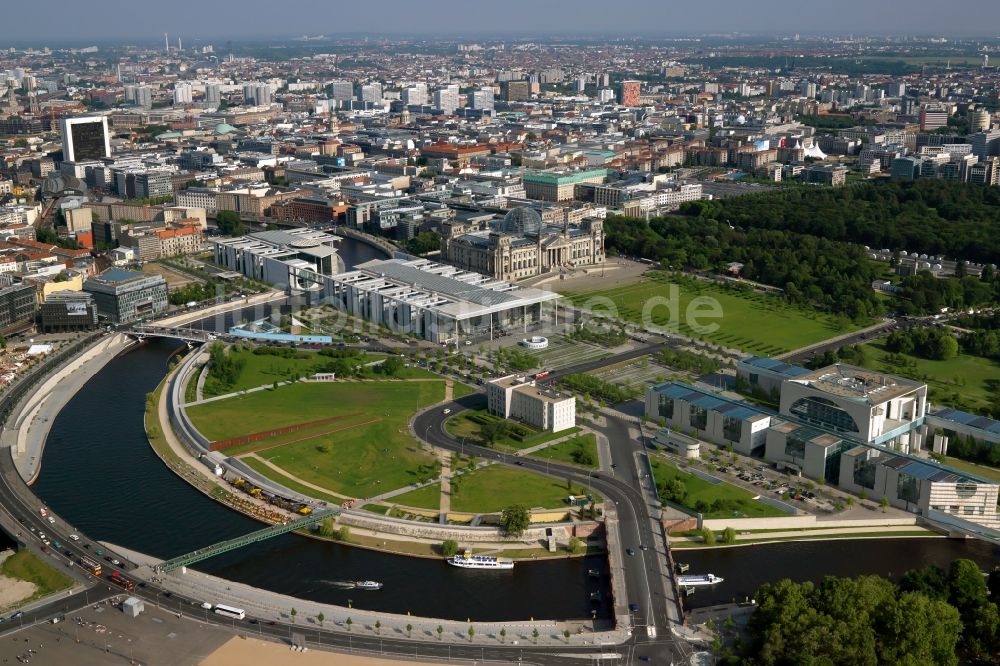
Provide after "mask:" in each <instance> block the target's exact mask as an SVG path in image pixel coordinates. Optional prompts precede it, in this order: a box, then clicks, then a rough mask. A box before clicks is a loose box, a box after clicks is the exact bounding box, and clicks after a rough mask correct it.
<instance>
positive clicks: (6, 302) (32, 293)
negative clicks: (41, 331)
mask: <svg viewBox="0 0 1000 666" xmlns="http://www.w3.org/2000/svg"><path fill="white" fill-rule="evenodd" d="M37 313H38V297H37V290H36V289H35V286H34V285H31V284H12V285H10V286H9V287H3V288H0V334H3V335H7V334H8V333H18V332H20V331H24V330H26V329H28V328H31V325H32V324H33V323H34V321H35V315H36V314H37Z"/></svg>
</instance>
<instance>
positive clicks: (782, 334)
mask: <svg viewBox="0 0 1000 666" xmlns="http://www.w3.org/2000/svg"><path fill="white" fill-rule="evenodd" d="M670 284H676V285H677V287H678V289H679V298H678V303H679V307H678V308H677V309H678V310H679V312H678V313H676V316H675V319H676V320H677V321H676V322H674V323H673V324H672V322H671V314H672V313H671V311H670V310H669V309H668V308H667V307H666V306H662V305H660V306H657V307H654V308H653V309H652V310H651V323H652V324H654V325H656V326H660V327H663V328H668V329H669V328H671V327H673V328H675V329H676V330H677V331H678V332H680V333H682V334H684V335H687V336H692V337H700V338H703V339H705V340H707V341H710V342H714V343H717V344H723V345H726V346H728V347H734V348H737V349H742V350H745V351H748V352H753V353H755V354H761V355H768V356H773V355H775V354H781V353H784V352H787V351H791V350H793V349H798V348H800V347H805V346H807V345H810V344H812V343H815V342H819V341H821V340H826V339H827V338H831V337H834V336H836V335H840V334H842V333H846V332H848V331H851V330H854V329H856V328H859V327H858V326H854V325H852V324H851V323H850V322H848V321H847V320H844V319H839V318H837V317H834V316H831V315H829V314H826V313H822V312H818V311H814V310H809V309H806V308H802V307H798V306H795V305H791V304H789V303H786V302H785V301H784V300H782V299H781V298H779V297H777V296H771V295H768V294H763V293H760V292H755V291H738V290H736V289H730V288H726V287H724V286H722V285H718V284H715V283H711V282H707V281H704V280H696V279H694V278H689V277H684V276H677V275H670V274H667V273H662V272H654V273H652V274H651V277H650V278H648V279H646V280H643V281H642V282H639V283H637V284H633V285H627V286H624V287H619V288H616V289H608V290H604V291H592V292H586V293H567V294H566V296H567V297H569V299H570V300H571V301H572V302H573V304H574V305H578V306H584V307H587V304H588V301H591V299H594V298H595V297H603V298H607V299H609V300H610V301H611V302H613V303H614V305H615V307H616V308H617V310H618V316H619V317H620V318H622V319H627V320H629V321H634V322H639V323H641V322H642V316H643V314H642V313H643V307H644V306H645V305H646V304H647V303H648V302H649V301H650V299H652V298H654V297H660V298H664V299H668V298H669V296H670V287H669V285H670ZM698 297H707V298H712V299H715V300H716V301H717V302H718V303H719V305H720V306H721V308H722V317H720V318H702V319H700V320H699V321H698V323H699V324H700V325H701V326H711V325H713V324H717V325H718V329H717V330H715V332H713V333H696V332H694V331H693V330H692V329H691V326H690V325H689V323H688V322H686V321H685V319H686V318H687V317H686V313H687V311H688V306H689V305H690V304H691V302H692V301H693V300H694V299H695V298H698ZM696 305H697V303H696ZM595 307H596V309H597V310H598V311H605V308H604V307H601V306H595ZM702 311H707V310H705V309H704V308H703V309H702Z"/></svg>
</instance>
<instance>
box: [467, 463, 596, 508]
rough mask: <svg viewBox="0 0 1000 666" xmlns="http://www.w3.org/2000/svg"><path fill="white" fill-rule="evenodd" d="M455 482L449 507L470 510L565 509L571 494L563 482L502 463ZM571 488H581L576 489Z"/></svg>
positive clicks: (469, 474)
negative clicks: (520, 505) (519, 505)
mask: <svg viewBox="0 0 1000 666" xmlns="http://www.w3.org/2000/svg"><path fill="white" fill-rule="evenodd" d="M457 481H458V491H457V492H456V490H455V486H456V484H455V480H453V481H452V495H451V508H452V510H453V511H467V512H470V513H491V512H495V511H501V510H503V508H504V507H506V506H509V505H511V504H523V505H524V506H526V507H529V508H535V507H541V508H546V509H561V508H567V504H566V497H567V496H568V495H570V494H571V493H570V492H569V491H568V490H567V489H566V483H565V482H563V481H559V480H557V479H553V478H550V477H547V476H544V475H542V474H535V473H534V472H528V471H525V470H520V469H513V468H511V467H506V466H503V465H490V466H489V467H485V468H483V469H477V470H476V471H474V472H470V473H467V474H463V475H461V476H459V477H458V479H457ZM574 490H576V491H577V492H578V493H579V491H580V489H579V488H574ZM595 497H596V496H595ZM598 501H600V499H598Z"/></svg>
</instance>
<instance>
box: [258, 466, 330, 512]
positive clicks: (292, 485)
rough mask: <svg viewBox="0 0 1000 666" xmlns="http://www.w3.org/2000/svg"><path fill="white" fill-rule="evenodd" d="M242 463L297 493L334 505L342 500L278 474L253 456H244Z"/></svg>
mask: <svg viewBox="0 0 1000 666" xmlns="http://www.w3.org/2000/svg"><path fill="white" fill-rule="evenodd" d="M243 463H244V464H246V466H247V467H249V468H250V469H252V470H254V471H255V472H257V473H259V474H261V475H262V476H265V477H267V478H268V479H271V480H272V481H275V482H277V483H280V484H281V485H283V486H285V487H286V488H289V489H291V490H294V491H295V492H297V493H301V494H303V495H305V496H306V497H315V498H316V499H321V500H324V501H327V502H329V503H330V504H333V505H334V506H340V504H341V503H342V502H343V501H344V500H343V498H341V497H335V496H333V495H328V494H326V493H322V492H320V491H318V490H316V489H315V488H310V487H309V486H306V485H303V484H301V483H299V482H298V481H296V480H295V479H292V478H290V477H288V476H286V475H284V474H280V473H278V472H276V471H274V470H273V469H271V468H270V467H268V466H267V465H265V464H264V463H262V462H261V461H259V460H255V459H254V458H244V459H243Z"/></svg>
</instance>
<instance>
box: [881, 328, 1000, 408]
mask: <svg viewBox="0 0 1000 666" xmlns="http://www.w3.org/2000/svg"><path fill="white" fill-rule="evenodd" d="M863 347H864V349H865V351H866V352H867V354H868V360H867V361H866V363H865V365H867V366H868V367H870V368H873V369H876V370H885V371H888V372H891V373H893V374H897V375H903V376H905V377H912V378H913V379H919V380H920V381H925V382H927V392H928V394H929V395H928V399H929V400H930V401H931V402H934V403H937V404H945V405H949V406H951V407H955V408H957V409H965V410H969V411H974V412H981V411H983V410H984V409H986V408H988V407H990V406H991V405H992V404H993V400H992V399H991V396H993V395H995V394H996V393H998V392H1000V363H997V362H996V361H992V360H990V359H988V358H982V357H980V356H970V355H968V354H959V355H958V357H956V358H953V359H951V360H948V361H929V360H926V359H922V358H916V357H912V356H911V357H907V358H909V359H912V365H911V366H909V367H901V366H900V365H899V364H898V363H889V362H887V361H886V356H888V355H889V352H888V351H886V349H885V347H884V345H883V344H882V342H881V341H875V342H870V343H868V344H865V345H863Z"/></svg>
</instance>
